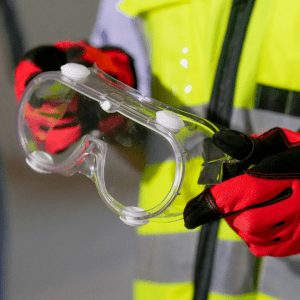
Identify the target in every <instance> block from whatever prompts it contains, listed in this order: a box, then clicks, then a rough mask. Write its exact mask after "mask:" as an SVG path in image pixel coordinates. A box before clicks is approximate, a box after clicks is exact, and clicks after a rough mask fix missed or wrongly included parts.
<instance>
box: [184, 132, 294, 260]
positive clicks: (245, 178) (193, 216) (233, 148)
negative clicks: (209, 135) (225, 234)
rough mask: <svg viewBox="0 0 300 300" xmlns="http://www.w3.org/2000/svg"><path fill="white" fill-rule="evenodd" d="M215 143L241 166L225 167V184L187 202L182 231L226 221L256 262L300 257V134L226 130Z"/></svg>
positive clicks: (216, 136)
mask: <svg viewBox="0 0 300 300" xmlns="http://www.w3.org/2000/svg"><path fill="white" fill-rule="evenodd" d="M213 143H214V144H215V145H217V146H218V147H219V148H220V149H221V150H223V151H224V152H225V153H227V154H229V155H230V156H231V157H233V158H235V159H238V160H239V161H238V162H236V163H231V164H225V165H224V175H225V179H226V178H229V179H228V180H225V181H224V182H222V183H220V184H217V185H215V186H212V187H210V188H208V189H206V190H204V192H202V193H201V194H200V195H199V196H197V197H195V198H194V199H192V200H191V201H189V202H188V204H187V205H186V208H185V211H184V221H185V226H186V227H187V228H188V229H193V228H196V227H197V226H200V225H202V224H204V223H207V222H209V221H212V220H216V219H219V218H225V220H226V221H227V223H228V224H229V225H230V226H231V227H232V228H233V230H234V231H235V232H237V234H238V235H239V236H240V237H241V238H242V239H243V240H244V241H245V242H246V243H247V245H248V247H249V249H250V251H251V252H252V253H253V254H254V255H256V256H266V255H270V256H289V255H293V254H297V253H300V225H299V223H300V133H295V132H292V131H290V130H287V129H281V128H274V129H271V130H269V131H268V132H265V133H263V134H261V135H259V136H256V137H252V136H251V137H250V136H246V135H243V134H241V133H239V132H236V131H232V130H224V131H219V132H217V133H216V134H215V135H214V136H213Z"/></svg>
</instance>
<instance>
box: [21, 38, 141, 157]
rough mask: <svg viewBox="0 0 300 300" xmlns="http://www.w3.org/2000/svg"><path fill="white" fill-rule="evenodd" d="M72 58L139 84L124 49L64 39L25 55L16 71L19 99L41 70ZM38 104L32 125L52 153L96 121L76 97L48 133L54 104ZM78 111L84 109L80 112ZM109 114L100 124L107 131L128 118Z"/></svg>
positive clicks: (57, 65) (30, 119)
mask: <svg viewBox="0 0 300 300" xmlns="http://www.w3.org/2000/svg"><path fill="white" fill-rule="evenodd" d="M69 62H76V63H80V64H84V65H85V66H87V67H90V66H92V65H93V64H94V63H96V64H97V66H98V67H99V69H101V70H102V71H104V72H105V73H108V74H109V75H111V76H113V77H115V78H116V79H118V80H119V81H121V82H123V83H125V84H127V85H129V86H131V87H135V88H136V85H137V82H136V77H135V73H134V67H133V61H132V59H131V58H130V57H129V55H128V54H126V53H125V52H124V51H122V50H120V49H117V48H113V47H105V48H101V49H98V48H94V47H92V46H90V45H89V44H87V43H86V42H83V41H79V42H72V41H60V42H57V43H55V44H54V45H53V46H40V47H37V48H34V49H33V50H31V51H29V52H28V53H27V54H26V55H25V56H24V57H23V58H22V60H21V61H20V63H19V64H18V66H17V68H16V72H15V93H16V98H17V100H18V101H19V100H20V98H21V96H22V94H23V92H24V90H25V88H26V85H27V84H28V83H29V82H30V80H32V79H33V78H34V77H35V76H37V75H38V74H40V73H41V72H46V71H57V70H60V67H61V66H62V65H64V64H66V63H69ZM40 106H41V107H40ZM35 108H39V109H40V110H42V111H39V114H34V113H32V115H31V117H30V118H29V119H28V120H27V121H28V122H29V123H30V124H29V127H30V129H31V132H32V134H33V135H34V137H35V138H37V139H40V138H41V137H42V136H44V138H45V144H44V147H45V150H46V151H47V152H49V153H51V154H56V153H57V152H59V151H63V150H65V149H66V148H67V147H69V146H70V145H71V144H72V143H73V142H74V141H76V140H78V139H79V138H80V137H81V136H82V135H83V134H84V131H85V130H84V128H88V127H90V126H89V124H87V123H91V122H92V120H91V116H90V114H89V116H88V117H87V115H85V114H84V112H82V110H81V108H80V103H79V101H78V99H73V101H72V103H71V104H70V105H68V108H67V111H66V114H65V115H64V117H63V118H62V119H61V120H60V121H59V122H58V123H57V124H56V125H55V127H54V128H53V129H52V130H51V132H50V133H49V134H48V135H47V132H46V130H45V128H48V127H49V126H48V124H50V123H51V120H50V119H49V118H47V114H48V115H50V113H49V112H50V110H53V109H54V108H52V107H49V106H46V105H43V106H42V105H39V104H38V103H37V107H34V108H33V110H32V111H34V109H35ZM78 111H80V113H81V115H80V116H79V114H78ZM52 113H53V112H52ZM105 117H106V118H104V119H105V122H103V124H98V125H99V127H101V129H103V130H104V131H105V130H106V131H108V130H112V129H113V128H114V127H116V126H118V125H119V124H121V123H123V121H124V120H123V118H120V116H115V115H112V114H110V115H109V116H105ZM48 119H49V120H48ZM108 127H109V128H108ZM94 129H96V128H94Z"/></svg>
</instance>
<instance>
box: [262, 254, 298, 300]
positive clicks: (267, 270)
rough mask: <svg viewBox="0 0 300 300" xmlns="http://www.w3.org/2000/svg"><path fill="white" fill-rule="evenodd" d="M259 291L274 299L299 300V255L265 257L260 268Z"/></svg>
mask: <svg viewBox="0 0 300 300" xmlns="http://www.w3.org/2000/svg"><path fill="white" fill-rule="evenodd" d="M259 291H260V292H262V293H263V294H266V295H269V296H271V297H274V298H276V299H284V300H295V299H299V298H300V255H299V254H298V255H294V256H289V257H281V258H279V257H266V258H265V259H264V261H263V263H262V267H261V274H260V284H259Z"/></svg>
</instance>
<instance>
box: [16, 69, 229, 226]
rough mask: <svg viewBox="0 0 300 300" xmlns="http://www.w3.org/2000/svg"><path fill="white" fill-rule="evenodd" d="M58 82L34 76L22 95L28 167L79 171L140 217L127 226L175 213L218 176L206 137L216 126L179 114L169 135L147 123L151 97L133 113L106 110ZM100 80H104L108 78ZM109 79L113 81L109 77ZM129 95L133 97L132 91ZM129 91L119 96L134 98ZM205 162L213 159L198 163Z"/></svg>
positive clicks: (93, 79) (121, 208)
mask: <svg viewBox="0 0 300 300" xmlns="http://www.w3.org/2000/svg"><path fill="white" fill-rule="evenodd" d="M100 75H101V74H100ZM97 76H98V75H97ZM97 76H96V75H93V76H90V78H88V79H87V82H90V83H91V86H92V85H93V84H95V85H97V84H98V83H97V80H98V77H97ZM62 82H63V81H59V80H54V79H51V80H49V79H48V80H45V81H41V82H38V83H36V84H35V86H34V89H33V91H31V92H30V93H29V94H28V95H29V96H28V97H27V99H25V100H26V101H25V100H23V101H22V105H21V107H20V111H19V116H18V119H19V120H18V124H19V136H20V140H21V143H22V146H23V148H24V150H25V154H26V157H27V162H28V163H29V164H30V165H31V167H32V168H33V169H36V170H38V171H40V172H45V173H49V172H58V173H62V174H65V175H72V174H74V173H76V172H80V173H83V174H85V175H86V176H88V177H90V178H91V179H92V180H93V181H94V182H95V184H96V186H97V188H98V191H99V194H100V196H101V197H102V199H103V200H104V202H105V203H106V204H107V205H108V206H109V207H110V208H111V209H112V210H113V211H115V212H116V213H118V214H119V215H120V216H121V218H122V217H123V218H125V223H126V221H128V220H129V221H128V224H130V222H131V221H132V220H133V219H134V220H135V221H138V222H139V221H140V222H141V223H140V224H139V223H136V222H133V223H134V224H133V225H143V224H146V223H147V222H148V220H154V221H173V220H178V219H181V218H182V212H183V209H184V207H185V205H186V203H187V201H188V200H190V199H191V198H193V197H195V196H196V195H197V194H199V193H200V192H201V191H202V190H203V189H204V187H205V184H215V183H217V182H219V181H220V180H221V176H222V168H221V166H222V163H221V162H222V161H223V159H224V154H223V153H222V152H221V151H219V150H217V149H216V147H214V146H213V145H212V144H211V136H212V135H213V133H214V131H215V130H217V129H215V130H214V129H211V128H207V127H206V126H205V124H202V125H201V124H197V122H195V121H194V120H192V119H189V117H188V116H184V115H183V116H181V118H182V120H183V124H184V126H183V128H182V129H181V130H179V131H178V132H176V134H175V133H174V134H173V133H170V132H168V131H167V130H165V129H164V128H161V127H160V126H159V125H157V124H155V126H154V125H152V127H151V126H150V125H149V126H148V123H149V124H150V123H151V122H152V123H153V124H154V123H155V122H154V121H153V120H152V117H153V118H154V119H155V111H159V110H161V109H162V107H161V106H157V107H156V106H155V105H156V104H155V105H154V106H153V107H154V109H153V111H151V109H150V110H149V109H148V110H149V111H150V112H149V111H148V110H147V105H146V108H144V107H143V105H139V104H138V105H137V106H136V107H133V109H132V110H133V111H137V112H136V115H137V117H130V116H128V115H126V113H120V112H117V110H116V111H115V112H114V111H113V112H107V111H108V110H103V109H102V108H101V106H102V105H103V102H99V101H96V100H95V99H92V98H91V97H88V96H87V95H86V94H84V93H81V92H79V91H78V89H77V90H76V89H74V88H73V86H72V85H68V84H66V83H62ZM101 82H102V81H101ZM105 84H110V83H109V78H107V77H105ZM117 84H118V85H119V88H120V87H121V89H124V90H126V89H130V88H128V87H126V86H122V84H120V83H119V82H117ZM112 86H114V88H116V82H114V81H113V80H112ZM117 88H118V87H117ZM117 91H118V90H117ZM120 93H121V92H120ZM121 94H122V93H121ZM121 94H120V95H121ZM129 94H130V93H129ZM131 94H132V95H133V97H136V95H135V94H137V92H132V93H131ZM127 95H128V93H127V94H126V95H125V96H123V97H125V98H126V100H127V99H130V101H132V100H131V98H130V97H128V96H127ZM117 96H118V94H117V93H116V94H115V95H114V97H117ZM138 97H139V96H138ZM125 98H124V99H125ZM155 103H158V102H155ZM149 105H150V104H149ZM149 105H148V107H149ZM146 110H147V114H148V117H147V118H146V119H145V120H146V122H144V123H143V122H141V121H140V114H141V113H143V112H144V111H145V112H146ZM152 123H151V124H152ZM156 128H158V129H157V130H156ZM211 161H215V162H217V163H212V164H211V166H212V167H209V168H206V167H204V166H209V163H210V162H211ZM218 162H220V163H218ZM203 163H204V164H203ZM207 169H209V171H207ZM199 178H200V181H199ZM201 178H202V179H201ZM203 178H204V180H203ZM128 207H129V209H128ZM130 207H133V208H134V209H133V210H131V209H130ZM130 225H132V224H130Z"/></svg>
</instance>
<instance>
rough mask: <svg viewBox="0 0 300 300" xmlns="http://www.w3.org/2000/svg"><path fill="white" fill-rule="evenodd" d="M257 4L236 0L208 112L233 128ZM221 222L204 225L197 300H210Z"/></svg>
mask: <svg viewBox="0 0 300 300" xmlns="http://www.w3.org/2000/svg"><path fill="white" fill-rule="evenodd" d="M254 2H255V0H233V3H232V8H231V12H230V17H229V22H228V27H227V31H226V35H225V39H224V42H223V47H222V51H221V55H220V58H219V63H218V68H217V72H216V77H215V81H214V86H213V90H212V94H211V99H210V103H209V108H208V115H207V118H208V120H210V121H212V122H214V123H216V124H218V125H220V126H224V127H227V128H228V127H229V125H230V119H231V113H232V106H233V96H234V89H235V81H236V74H237V69H238V65H239V60H240V56H241V52H242V47H243V43H244V39H245V36H246V31H247V27H248V23H249V20H250V16H251V13H252V10H253V7H254ZM218 228H219V221H218V220H217V221H213V222H210V223H207V224H204V225H202V228H201V231H200V234H199V242H198V248H197V254H196V261H195V273H194V284H195V291H194V300H207V298H208V292H209V286H210V282H211V275H212V268H213V259H214V253H215V246H216V239H217V233H218Z"/></svg>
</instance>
